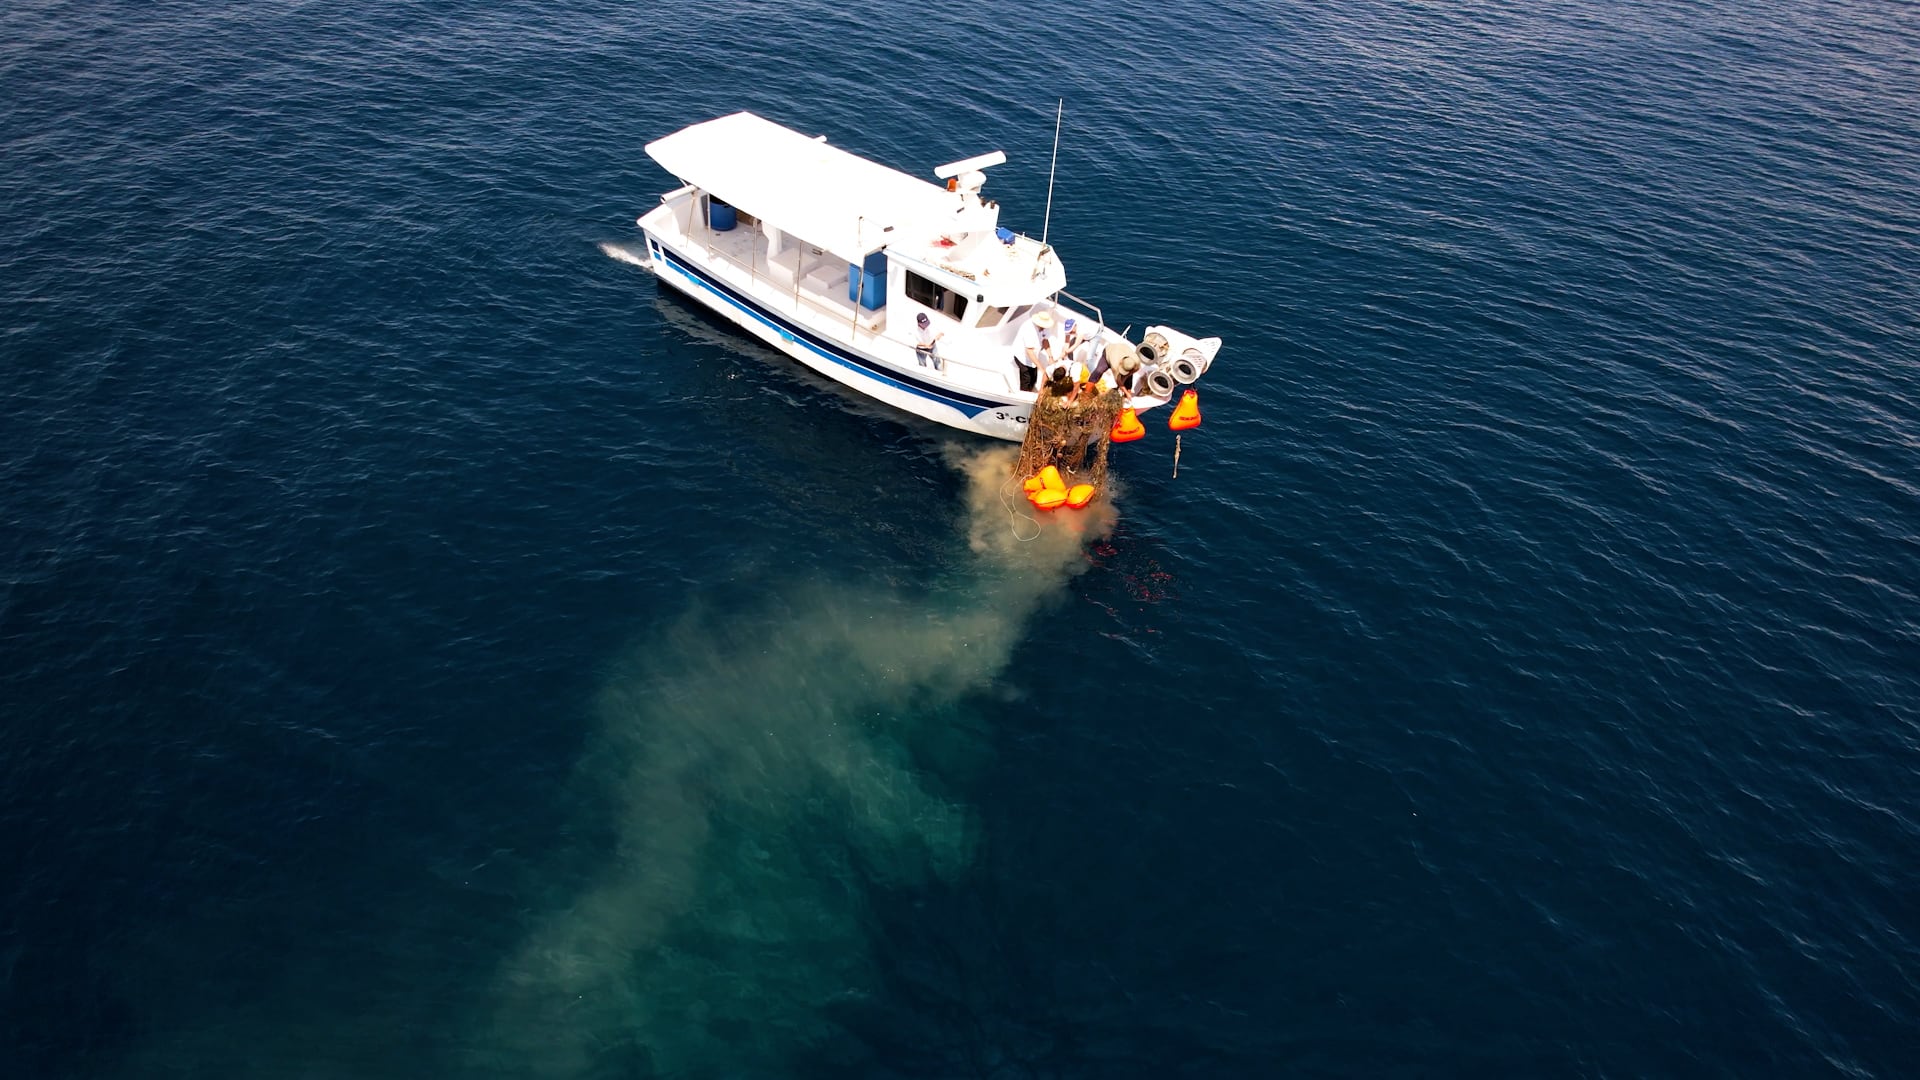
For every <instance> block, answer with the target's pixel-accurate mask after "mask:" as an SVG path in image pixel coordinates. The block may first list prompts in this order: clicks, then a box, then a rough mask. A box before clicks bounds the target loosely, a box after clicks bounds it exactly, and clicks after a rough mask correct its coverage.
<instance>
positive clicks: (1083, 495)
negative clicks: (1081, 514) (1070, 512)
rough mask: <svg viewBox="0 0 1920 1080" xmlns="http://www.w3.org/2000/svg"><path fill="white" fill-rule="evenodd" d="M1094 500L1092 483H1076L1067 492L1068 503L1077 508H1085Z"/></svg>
mask: <svg viewBox="0 0 1920 1080" xmlns="http://www.w3.org/2000/svg"><path fill="white" fill-rule="evenodd" d="M1092 501H1093V485H1092V484H1075V485H1073V488H1072V489H1071V490H1069V491H1068V492H1067V505H1068V506H1070V507H1072V508H1073V509H1075V510H1084V509H1086V506H1087V504H1088V503H1090V502H1092Z"/></svg>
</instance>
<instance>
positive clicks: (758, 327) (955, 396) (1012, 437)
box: [647, 236, 1033, 442]
mask: <svg viewBox="0 0 1920 1080" xmlns="http://www.w3.org/2000/svg"><path fill="white" fill-rule="evenodd" d="M652 239H653V244H652V245H650V246H651V248H652V249H653V251H654V252H655V254H654V255H653V256H652V257H651V258H649V259H648V261H647V268H648V269H649V270H652V271H653V273H654V276H655V277H657V278H658V279H659V280H660V282H661V283H663V284H665V285H667V286H668V287H670V288H672V289H674V290H676V291H678V292H680V293H682V294H684V295H685V296H687V297H688V298H689V299H691V300H693V301H694V302H696V303H698V304H700V305H701V306H703V307H705V308H707V309H709V310H711V311H713V312H714V313H715V314H716V315H718V316H720V317H721V318H723V319H725V320H726V321H727V322H729V323H731V324H733V325H734V326H737V327H739V328H740V329H741V330H742V331H744V332H746V333H747V334H748V335H750V336H752V337H754V338H755V339H757V340H759V341H761V342H763V343H765V344H767V345H769V346H771V347H773V348H775V349H778V350H779V351H781V352H782V353H785V354H786V355H787V356H790V357H792V358H793V359H795V360H798V361H799V362H800V363H802V364H804V365H806V366H807V367H808V368H811V369H812V370H814V371H817V372H819V373H820V374H822V375H824V376H826V377H827V378H830V379H832V380H834V381H835V382H838V383H841V384H842V385H844V386H847V387H849V388H851V389H853V390H857V391H859V392H860V393H862V394H865V395H867V396H868V397H871V398H873V399H875V400H877V401H881V402H884V403H886V404H887V405H890V406H892V407H894V408H896V409H899V410H901V411H902V412H907V413H912V414H913V415H915V416H920V417H924V418H926V419H928V420H932V421H934V422H936V423H940V424H945V425H947V426H948V427H952V428H958V429H959V430H961V431H967V432H971V433H973V434H976V435H985V436H987V437H989V438H995V439H1004V440H1007V441H1009V442H1019V441H1021V440H1022V439H1024V438H1025V437H1026V431H1027V418H1028V416H1029V414H1030V413H1031V412H1032V409H1033V402H1032V398H1031V395H1024V397H1025V398H1026V400H1006V399H1003V398H999V397H995V396H991V395H987V394H982V393H980V392H978V391H974V390H960V389H957V388H954V387H951V386H947V385H944V384H943V383H942V382H941V381H940V379H939V376H938V373H936V372H932V371H930V370H929V372H928V374H925V375H922V374H920V373H919V372H915V371H903V370H901V369H900V368H899V367H898V366H896V365H893V364H889V363H887V362H886V361H885V360H883V359H881V358H879V357H877V356H873V355H871V354H869V353H868V352H866V351H865V350H863V349H861V348H860V347H859V346H858V344H856V343H854V342H852V341H849V340H846V337H840V339H839V340H836V339H835V338H836V336H837V335H829V334H827V333H825V332H823V331H822V330H821V329H819V328H818V327H813V326H807V325H803V324H802V323H800V322H799V321H798V320H796V319H794V318H793V317H791V316H789V315H788V314H786V313H783V312H780V311H777V310H774V309H773V308H772V307H770V306H769V305H767V304H766V303H764V302H762V301H761V300H759V299H758V298H756V297H754V296H753V295H751V294H749V293H747V292H745V291H743V290H741V289H739V288H737V287H735V286H734V285H732V284H730V283H728V282H727V281H725V280H723V279H722V278H721V277H720V276H719V275H718V274H716V273H714V272H713V270H712V269H711V268H710V267H706V266H703V265H701V264H702V262H703V261H704V260H702V259H701V258H699V256H697V255H695V256H688V255H682V254H679V253H677V252H675V251H674V250H673V248H672V247H671V246H670V245H669V243H668V241H667V238H666V237H658V236H656V237H652ZM847 336H852V335H847Z"/></svg>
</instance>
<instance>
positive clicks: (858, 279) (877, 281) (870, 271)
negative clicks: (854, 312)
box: [847, 251, 887, 311]
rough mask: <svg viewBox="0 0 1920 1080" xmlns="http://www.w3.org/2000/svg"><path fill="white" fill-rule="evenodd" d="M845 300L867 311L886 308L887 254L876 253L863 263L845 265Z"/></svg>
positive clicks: (882, 252)
mask: <svg viewBox="0 0 1920 1080" xmlns="http://www.w3.org/2000/svg"><path fill="white" fill-rule="evenodd" d="M847 299H849V300H853V301H856V302H857V303H859V305H860V306H861V307H863V308H866V309H867V310H868V311H879V310H880V309H881V308H883V307H886V306H887V253H886V252H884V251H876V252H874V253H873V254H871V255H868V256H867V259H866V261H865V262H864V263H848V264H847Z"/></svg>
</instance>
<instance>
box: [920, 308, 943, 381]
mask: <svg viewBox="0 0 1920 1080" xmlns="http://www.w3.org/2000/svg"><path fill="white" fill-rule="evenodd" d="M913 324H914V326H916V327H918V328H919V335H920V336H919V339H918V340H916V341H915V342H914V345H913V355H914V358H915V359H917V360H919V361H920V366H921V367H926V366H927V361H929V360H931V361H933V370H935V371H940V370H942V369H943V365H942V364H941V361H940V351H939V350H938V349H936V348H934V346H935V345H937V344H939V342H940V339H941V338H943V337H946V336H947V335H946V333H945V332H944V331H942V332H940V333H935V332H934V330H933V320H931V319H929V318H927V313H926V312H924V311H923V312H921V313H920V314H918V315H915V316H914V317H913Z"/></svg>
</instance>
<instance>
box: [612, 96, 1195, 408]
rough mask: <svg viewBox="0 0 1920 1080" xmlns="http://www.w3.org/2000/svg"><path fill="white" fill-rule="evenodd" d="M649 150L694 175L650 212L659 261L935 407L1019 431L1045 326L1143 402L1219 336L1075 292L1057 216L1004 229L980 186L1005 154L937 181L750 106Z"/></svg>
mask: <svg viewBox="0 0 1920 1080" xmlns="http://www.w3.org/2000/svg"><path fill="white" fill-rule="evenodd" d="M647 153H648V154H649V155H651V156H652V157H653V159H654V160H655V161H657V162H659V163H660V165H661V166H662V167H663V168H665V169H666V170H667V172H669V173H671V174H672V175H673V176H675V177H677V178H678V179H679V180H680V181H681V183H682V186H681V187H678V188H676V189H674V190H673V191H669V192H667V193H666V194H664V195H662V196H661V197H660V205H659V206H656V207H654V208H653V209H652V210H650V211H648V212H647V213H646V214H645V215H644V216H642V217H641V218H640V219H639V225H640V228H641V230H642V231H643V232H644V233H645V238H646V252H645V257H644V259H642V260H641V261H642V262H643V263H644V265H646V266H647V268H648V269H651V270H652V271H653V272H654V274H655V275H656V276H657V277H658V278H659V279H660V280H661V281H663V282H666V283H667V284H668V285H671V286H672V287H674V288H675V289H678V290H680V291H681V292H683V293H685V294H687V295H688V296H689V297H691V298H693V299H694V300H695V301H696V302H698V303H700V304H703V305H705V306H706V307H709V308H711V309H712V310H713V311H715V312H717V313H718V314H719V315H721V316H722V317H723V318H725V319H728V320H729V321H731V322H733V323H734V324H736V325H738V326H739V327H740V328H741V329H743V330H745V331H746V332H747V333H749V334H752V335H753V336H754V337H756V338H758V339H760V340H761V341H764V342H766V343H767V344H768V345H771V346H773V347H774V348H776V349H779V350H780V351H782V352H784V353H786V354H787V355H789V356H791V357H793V358H794V359H796V360H798V361H800V362H801V363H803V364H805V365H807V366H808V367H810V368H812V369H813V370H815V371H818V372H820V373H821V374H823V375H826V376H827V377H829V378H831V379H834V380H837V381H839V382H841V383H844V384H846V385H847V386H850V387H852V388H854V389H855V390H858V391H860V392H861V393H864V394H867V395H869V396H871V397H873V398H876V399H878V400H880V401H883V402H886V403H887V404H889V405H892V406H894V407H896V408H899V409H903V410H905V411H907V412H910V413H914V414H916V415H919V416H924V417H926V418H928V419H930V420H937V421H939V422H940V423H943V424H948V425H951V426H953V427H956V428H960V429H961V430H964V431H972V432H978V433H979V434H982V435H991V436H994V437H996V438H1001V439H1010V440H1014V441H1019V440H1020V439H1021V438H1022V437H1023V436H1024V434H1025V425H1026V423H1027V418H1028V415H1029V413H1030V412H1031V410H1032V408H1033V402H1034V396H1035V393H1034V390H1033V389H1032V388H1031V386H1029V387H1028V388H1027V389H1022V387H1021V384H1022V382H1023V379H1022V373H1021V370H1020V360H1021V358H1022V357H1028V358H1031V357H1030V356H1029V354H1027V352H1026V348H1027V347H1028V346H1029V345H1032V344H1033V343H1034V340H1035V338H1036V337H1037V336H1038V334H1039V333H1040V332H1041V331H1042V329H1044V330H1045V331H1046V332H1047V334H1048V344H1049V345H1050V346H1051V347H1052V348H1053V349H1054V352H1053V353H1052V354H1047V353H1041V354H1039V355H1040V357H1041V358H1042V359H1043V360H1045V359H1047V358H1048V357H1049V356H1050V355H1051V356H1054V357H1057V358H1058V361H1059V362H1060V363H1064V364H1067V365H1069V367H1071V366H1072V365H1073V364H1075V363H1078V364H1079V365H1081V368H1080V369H1079V370H1078V371H1076V372H1075V375H1076V376H1077V377H1082V378H1085V377H1092V376H1095V375H1096V374H1097V373H1099V372H1101V371H1111V372H1112V376H1113V377H1118V378H1120V379H1121V385H1122V386H1123V387H1124V388H1126V389H1127V390H1128V391H1129V393H1130V394H1131V395H1132V404H1133V407H1134V408H1135V410H1136V411H1144V410H1146V409H1150V408H1154V407H1156V406H1159V405H1164V404H1166V403H1167V401H1168V399H1169V398H1170V397H1171V396H1172V395H1173V393H1174V392H1175V390H1176V389H1177V388H1178V387H1180V386H1181V385H1183V384H1188V383H1192V382H1194V381H1196V380H1197V379H1199V377H1200V376H1201V375H1202V374H1204V373H1205V372H1206V370H1207V368H1208V366H1209V365H1210V364H1212V362H1213V358H1214V354H1215V353H1217V352H1218V351H1219V349H1220V339H1219V338H1217V337H1213V338H1194V337H1191V336H1189V335H1187V334H1183V333H1181V332H1179V331H1177V330H1174V329H1172V328H1170V327H1166V326H1149V327H1147V328H1146V331H1145V333H1144V334H1143V335H1142V336H1141V338H1140V340H1139V341H1138V342H1137V343H1135V342H1132V341H1129V340H1128V339H1127V338H1126V337H1125V336H1123V334H1122V333H1121V332H1120V331H1116V330H1113V329H1112V328H1110V327H1107V326H1106V325H1104V321H1103V319H1102V316H1101V313H1100V310H1099V309H1098V308H1097V307H1095V306H1094V305H1092V304H1089V303H1086V302H1085V301H1082V300H1080V299H1079V298H1078V297H1075V296H1073V295H1072V294H1071V293H1069V292H1067V291H1066V285H1067V275H1066V270H1065V269H1064V267H1062V265H1061V263H1060V259H1059V256H1058V255H1057V254H1056V253H1055V252H1054V250H1053V248H1052V247H1050V246H1049V245H1048V244H1047V243H1045V242H1044V241H1045V237H1044V230H1043V237H1042V239H1041V240H1035V239H1033V238H1031V237H1028V236H1024V235H1019V234H1016V233H1014V232H1012V231H1010V230H1007V229H1004V228H1001V227H1000V207H999V205H998V204H997V203H995V202H993V201H991V200H985V199H982V198H981V197H980V191H981V188H982V186H983V185H984V184H985V183H986V172H985V170H987V169H989V168H991V167H993V166H995V165H999V164H1002V163H1004V162H1005V161H1006V155H1005V154H1004V153H1000V152H998V151H996V152H994V153H990V154H983V155H981V156H979V157H973V158H968V159H966V160H964V161H956V162H952V163H951V164H947V165H942V166H940V167H939V168H937V169H935V170H933V175H934V176H935V177H937V178H939V179H940V180H942V181H944V182H945V183H944V184H934V183H929V182H927V181H925V180H921V179H918V178H916V177H912V176H909V175H907V174H906V173H903V172H899V171H897V170H895V169H891V168H888V167H886V166H884V165H880V164H877V163H875V162H872V161H868V160H866V159H865V158H861V157H858V156H856V155H854V154H850V153H848V152H846V151H844V150H840V149H837V148H835V147H833V146H829V145H827V142H826V138H825V136H821V137H819V138H811V137H808V136H806V135H802V134H801V133H799V132H797V131H794V130H792V129H791V128H787V127H783V126H781V125H779V124H776V123H773V122H772V121H770V120H766V119H763V118H762V117H759V116H756V115H754V114H752V113H747V112H740V113H734V114H733V115H731V116H723V117H720V118H719V119H717V120H709V121H707V122H705V123H701V124H695V125H693V126H692V127H689V128H685V129H683V130H681V131H678V132H675V133H674V134H672V135H668V136H666V137H665V138H662V139H658V140H656V141H654V142H652V143H649V144H647ZM1050 212H1051V208H1050V207H1049V213H1050ZM922 317H924V322H923V319H922ZM1070 321H1071V324H1072V326H1071V329H1072V331H1073V338H1072V340H1071V341H1069V340H1068V337H1067V332H1068V329H1069V322H1070ZM928 340H931V341H932V342H933V344H932V348H931V350H928V349H926V348H925V347H924V343H925V342H926V341H928ZM1042 377H1044V375H1043V376H1042Z"/></svg>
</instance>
